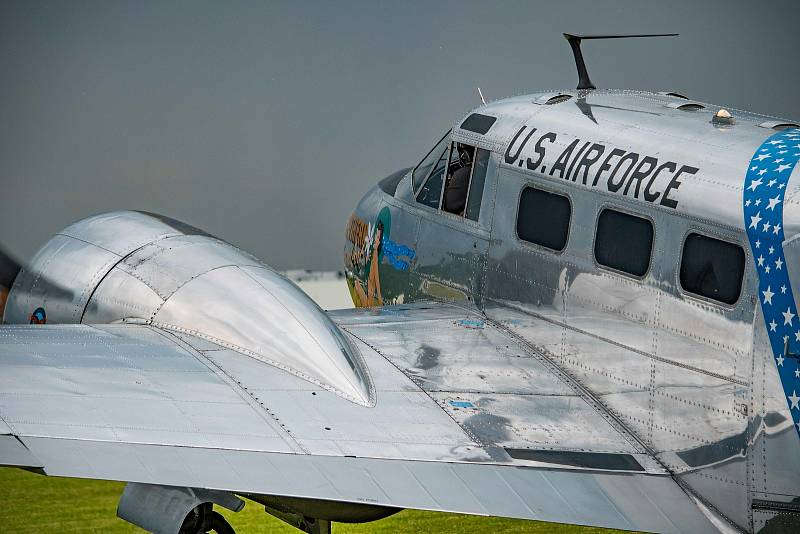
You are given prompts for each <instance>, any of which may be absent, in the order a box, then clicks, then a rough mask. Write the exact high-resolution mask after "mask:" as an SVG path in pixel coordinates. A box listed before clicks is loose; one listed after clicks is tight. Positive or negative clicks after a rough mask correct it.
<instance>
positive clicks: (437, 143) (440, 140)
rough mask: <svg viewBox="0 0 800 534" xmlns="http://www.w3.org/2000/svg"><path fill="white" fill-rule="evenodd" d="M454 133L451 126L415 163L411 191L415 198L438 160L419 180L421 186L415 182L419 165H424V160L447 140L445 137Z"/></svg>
mask: <svg viewBox="0 0 800 534" xmlns="http://www.w3.org/2000/svg"><path fill="white" fill-rule="evenodd" d="M452 133H453V129H452V128H451V129H449V130H447V132H445V134H444V135H443V136H442V137H440V138H439V140H438V141H436V143H435V144H434V145H433V146H432V147H431V148H430V150H428V151H427V152H426V153H425V155H424V156H422V159H421V160H419V161H418V162H417V164H416V165H414V167H413V168H412V169H411V193H412V194H413V196H414V200H416V199H417V193H419V191H420V189H422V187H423V186H424V185H425V182H427V181H428V177H429V176H430V175H431V173H432V172H433V170H434V168H435V167H436V162H434V163H433V165H431V168H430V169H428V172H426V173H425V177H424V178H422V180H420V182H419V187H415V184H414V174H415V173H416V172H417V169H418V168H419V166H420V165H422V163H423V162H424V161H425V160H426V159H428V156H430V155H431V154H432V153H433V151H434V150H436V148H437V147H438V146H439V144H440V143H441V142H442V141H444V140H445V138H447V137H448V136H449V135H451V134H452ZM451 142H452V140H451Z"/></svg>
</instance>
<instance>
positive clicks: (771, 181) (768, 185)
mask: <svg viewBox="0 0 800 534" xmlns="http://www.w3.org/2000/svg"><path fill="white" fill-rule="evenodd" d="M777 182H778V180H775V179H773V180H770V181H769V183H768V184H767V187H772V186H773V185H775V184H776V183H777Z"/></svg>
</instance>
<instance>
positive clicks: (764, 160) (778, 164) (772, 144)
mask: <svg viewBox="0 0 800 534" xmlns="http://www.w3.org/2000/svg"><path fill="white" fill-rule="evenodd" d="M798 159H800V130H798V129H791V130H783V131H781V132H778V133H776V134H775V135H773V136H772V137H770V138H769V139H767V140H766V141H764V143H763V144H762V145H761V146H760V147H759V148H758V150H757V151H756V153H755V154H754V155H753V159H752V160H751V161H750V167H749V168H748V170H747V176H746V177H745V187H744V193H743V195H742V202H743V203H744V226H745V229H746V230H747V237H748V239H749V240H750V249H751V250H752V251H753V259H754V261H755V264H756V265H755V267H756V272H757V273H758V281H759V288H758V292H759V302H761V311H762V312H763V315H764V322H765V323H766V326H767V334H768V335H769V341H770V345H771V347H772V354H773V356H774V358H775V364H776V365H777V367H778V374H779V375H780V378H781V383H782V384H783V391H784V394H785V395H786V399H787V402H788V404H789V411H790V412H791V414H792V421H794V424H795V426H796V427H797V429H798V432H800V396H799V395H798V392H800V360H798V359H796V358H787V357H786V356H785V355H784V347H785V346H786V345H787V343H788V346H789V347H791V348H792V350H790V352H792V353H797V352H800V317H798V316H797V307H796V306H795V303H794V296H793V294H792V285H791V283H790V281H789V273H788V271H787V268H786V265H785V264H784V262H785V257H784V254H783V198H784V195H785V194H786V186H787V184H788V183H789V177H790V176H791V175H792V171H793V170H794V167H795V164H796V163H797V160H798Z"/></svg>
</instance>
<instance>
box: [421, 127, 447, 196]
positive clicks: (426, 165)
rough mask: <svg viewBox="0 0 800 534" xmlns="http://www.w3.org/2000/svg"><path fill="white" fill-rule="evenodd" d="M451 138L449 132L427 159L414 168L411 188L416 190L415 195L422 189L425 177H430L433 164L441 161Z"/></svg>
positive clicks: (429, 153)
mask: <svg viewBox="0 0 800 534" xmlns="http://www.w3.org/2000/svg"><path fill="white" fill-rule="evenodd" d="M449 136H450V132H449V131H448V132H447V133H446V134H444V136H443V137H442V138H441V139H440V140H439V142H438V143H436V146H434V147H433V148H432V149H431V150H430V152H428V154H427V155H426V156H425V158H424V159H423V160H422V161H421V162H420V163H419V165H417V166H416V167H415V168H414V172H413V173H412V174H411V186H412V187H413V189H414V193H416V192H417V191H418V190H419V188H420V187H422V184H423V182H424V181H425V177H426V176H428V173H429V172H430V170H431V167H433V164H434V163H436V161H437V160H438V159H439V156H441V154H442V152H444V149H445V148H446V147H447V140H448V137H449Z"/></svg>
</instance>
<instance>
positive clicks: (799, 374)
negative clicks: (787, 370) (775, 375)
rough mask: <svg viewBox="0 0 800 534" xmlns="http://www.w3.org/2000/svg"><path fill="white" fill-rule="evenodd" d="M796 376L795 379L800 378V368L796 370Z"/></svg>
mask: <svg viewBox="0 0 800 534" xmlns="http://www.w3.org/2000/svg"><path fill="white" fill-rule="evenodd" d="M794 376H795V378H800V367H798V368H797V369H795V370H794Z"/></svg>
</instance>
